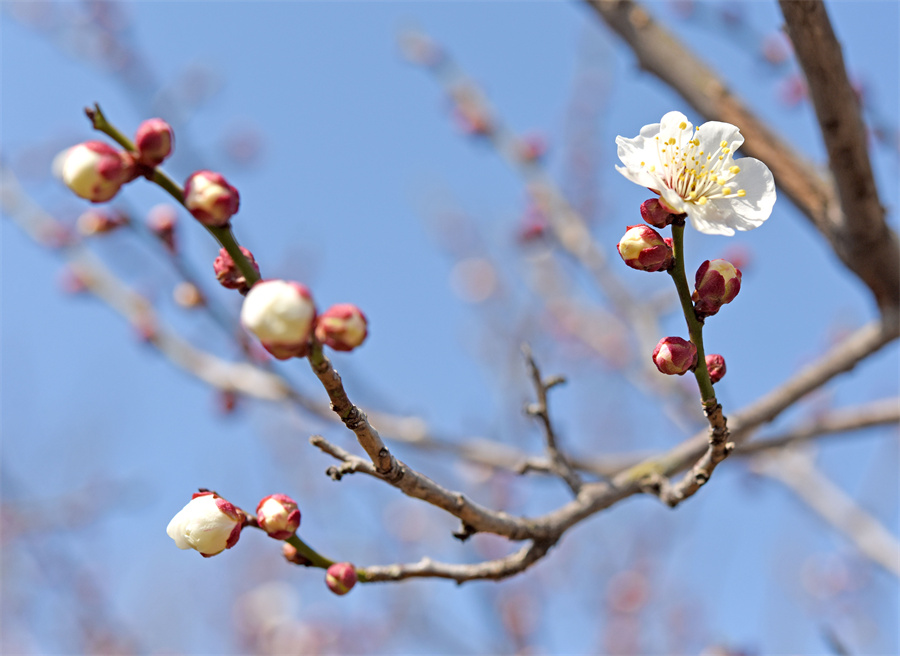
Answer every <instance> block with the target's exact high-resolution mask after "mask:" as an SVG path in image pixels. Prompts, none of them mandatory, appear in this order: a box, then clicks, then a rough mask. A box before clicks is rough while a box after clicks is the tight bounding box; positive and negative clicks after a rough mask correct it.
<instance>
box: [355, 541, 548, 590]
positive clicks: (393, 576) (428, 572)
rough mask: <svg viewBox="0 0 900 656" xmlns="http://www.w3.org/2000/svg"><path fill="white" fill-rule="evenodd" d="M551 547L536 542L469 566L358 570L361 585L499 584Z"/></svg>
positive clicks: (426, 564)
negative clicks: (433, 580)
mask: <svg viewBox="0 0 900 656" xmlns="http://www.w3.org/2000/svg"><path fill="white" fill-rule="evenodd" d="M554 544H555V541H547V540H544V541H538V540H536V541H534V542H532V543H531V544H528V545H526V546H524V547H522V548H521V549H519V550H518V551H517V552H515V553H513V554H510V555H509V556H506V557H505V558H498V559H496V560H488V561H485V562H482V563H474V564H471V565H457V564H449V563H439V562H435V561H433V560H431V559H430V558H423V559H422V560H420V561H419V562H417V563H411V564H409V565H371V566H369V567H364V568H362V569H361V574H362V576H361V577H360V580H361V581H362V582H363V583H377V582H382V581H402V580H403V579H411V578H426V577H427V578H442V579H452V580H454V581H456V582H457V583H464V582H466V581H474V580H478V579H482V580H483V579H487V580H491V581H499V580H501V579H505V578H508V577H510V576H513V575H515V574H519V573H520V572H524V571H525V570H526V569H528V568H529V567H531V565H533V564H534V563H536V562H537V561H538V560H540V559H541V558H543V557H544V556H545V555H546V554H547V552H548V551H549V550H550V548H551V547H552V546H553V545H554Z"/></svg>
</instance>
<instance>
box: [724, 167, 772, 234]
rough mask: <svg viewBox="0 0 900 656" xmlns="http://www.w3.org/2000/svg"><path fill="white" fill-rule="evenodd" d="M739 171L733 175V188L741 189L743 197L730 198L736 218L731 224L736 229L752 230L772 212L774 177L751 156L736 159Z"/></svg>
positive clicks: (767, 168)
mask: <svg viewBox="0 0 900 656" xmlns="http://www.w3.org/2000/svg"><path fill="white" fill-rule="evenodd" d="M737 163H738V166H740V167H741V172H740V173H738V174H737V175H736V176H734V179H733V180H732V183H733V184H734V185H735V189H743V190H744V191H745V192H746V195H745V196H744V197H743V198H739V197H734V198H733V199H732V205H733V212H734V213H735V215H736V219H735V220H734V221H732V224H733V225H734V227H735V228H737V229H738V230H752V229H753V228H757V227H759V226H760V225H762V223H763V221H765V220H766V219H768V218H769V215H770V214H772V206H773V205H775V178H774V177H773V176H772V172H771V171H770V170H769V167H767V166H766V165H765V164H763V163H762V162H760V161H759V160H758V159H754V158H752V157H743V158H741V159H739V160H738V162H737Z"/></svg>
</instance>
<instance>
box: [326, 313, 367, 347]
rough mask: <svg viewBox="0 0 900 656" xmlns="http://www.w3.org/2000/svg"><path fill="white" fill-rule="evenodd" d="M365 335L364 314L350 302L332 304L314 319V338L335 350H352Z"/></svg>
mask: <svg viewBox="0 0 900 656" xmlns="http://www.w3.org/2000/svg"><path fill="white" fill-rule="evenodd" d="M366 335H368V322H367V321H366V315H364V314H363V313H362V310H360V309H359V308H358V307H356V306H355V305H353V304H352V303H339V304H338V305H332V306H331V307H330V308H328V309H327V310H325V312H323V313H322V314H321V316H319V318H318V319H317V320H316V339H318V340H319V341H320V342H322V343H323V344H325V345H327V346H330V347H331V348H333V349H334V350H335V351H352V350H353V349H355V348H356V347H357V346H359V345H360V344H362V343H363V341H365V339H366Z"/></svg>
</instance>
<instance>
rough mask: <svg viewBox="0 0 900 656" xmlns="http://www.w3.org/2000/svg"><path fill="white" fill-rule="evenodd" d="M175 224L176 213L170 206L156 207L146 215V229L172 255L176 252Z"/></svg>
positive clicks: (176, 220)
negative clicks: (148, 229)
mask: <svg viewBox="0 0 900 656" xmlns="http://www.w3.org/2000/svg"><path fill="white" fill-rule="evenodd" d="M177 224H178V212H176V211H175V208H174V207H172V206H171V205H166V204H161V205H156V206H155V207H152V208H151V209H150V212H148V214H147V227H148V228H150V231H151V232H152V233H153V234H154V235H156V236H157V238H158V239H159V240H160V241H161V242H162V243H163V244H165V246H166V248H167V249H168V250H169V251H170V252H172V253H174V252H175V250H176V247H175V226H176V225H177Z"/></svg>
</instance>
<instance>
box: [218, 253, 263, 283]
mask: <svg viewBox="0 0 900 656" xmlns="http://www.w3.org/2000/svg"><path fill="white" fill-rule="evenodd" d="M240 248H241V253H243V254H244V257H246V258H247V261H248V262H250V264H251V266H252V267H253V269H254V270H255V271H256V273H257V275H259V266H258V265H257V264H256V260H255V259H253V253H251V252H250V251H249V250H247V249H246V248H244V247H243V246H241V247H240ZM213 270H214V271H215V272H216V278H218V280H219V283H220V284H221V285H222V287H225V288H226V289H238V290H241V292H246V291H247V290H248V289H249V287H247V280H246V278H244V274H243V273H241V270H240V269H238V268H237V265H236V264H235V263H234V260H233V259H231V255H229V254H228V251H226V250H225V249H224V248H223V249H222V250H220V251H219V256H218V257H217V258H216V259H215V261H214V262H213Z"/></svg>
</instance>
